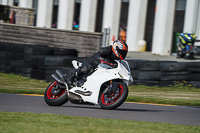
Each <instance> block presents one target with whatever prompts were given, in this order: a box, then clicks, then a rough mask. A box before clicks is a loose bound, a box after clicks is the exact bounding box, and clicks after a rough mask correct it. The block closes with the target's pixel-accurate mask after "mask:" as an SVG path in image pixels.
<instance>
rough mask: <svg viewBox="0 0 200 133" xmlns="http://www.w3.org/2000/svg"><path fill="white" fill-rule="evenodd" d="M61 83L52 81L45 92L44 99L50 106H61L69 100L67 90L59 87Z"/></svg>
mask: <svg viewBox="0 0 200 133" xmlns="http://www.w3.org/2000/svg"><path fill="white" fill-rule="evenodd" d="M59 85H60V83H58V82H57V81H55V82H52V83H50V84H49V86H48V87H47V88H46V91H45V94H44V101H45V102H46V104H48V105H49V106H61V105H63V104H65V103H66V102H67V101H68V99H67V92H66V90H65V89H59V90H58V89H57V88H58V87H59Z"/></svg>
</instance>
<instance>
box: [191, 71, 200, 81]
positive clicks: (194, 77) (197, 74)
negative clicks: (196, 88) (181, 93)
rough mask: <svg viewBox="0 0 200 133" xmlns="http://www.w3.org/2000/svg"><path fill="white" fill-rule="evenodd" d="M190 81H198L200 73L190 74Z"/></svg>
mask: <svg viewBox="0 0 200 133" xmlns="http://www.w3.org/2000/svg"><path fill="white" fill-rule="evenodd" d="M190 80H191V81H200V73H191V74H190Z"/></svg>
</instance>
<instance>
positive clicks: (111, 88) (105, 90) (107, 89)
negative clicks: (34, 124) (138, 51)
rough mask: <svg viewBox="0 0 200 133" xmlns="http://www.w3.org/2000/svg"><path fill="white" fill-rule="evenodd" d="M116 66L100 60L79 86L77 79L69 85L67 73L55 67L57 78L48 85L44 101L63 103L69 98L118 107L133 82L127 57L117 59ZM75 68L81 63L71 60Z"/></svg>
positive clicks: (71, 100)
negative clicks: (72, 84) (125, 58)
mask: <svg viewBox="0 0 200 133" xmlns="http://www.w3.org/2000/svg"><path fill="white" fill-rule="evenodd" d="M116 63H117V67H115V68H114V67H112V66H110V65H109V64H106V63H101V64H99V65H98V67H97V68H96V70H95V71H94V72H93V73H92V74H91V75H89V76H88V77H87V81H86V82H85V83H84V84H83V85H82V86H81V87H77V85H76V83H77V81H78V80H79V77H77V78H76V79H75V80H74V86H72V87H71V86H69V85H68V84H67V81H66V74H63V73H62V71H61V70H56V72H55V73H54V74H52V75H51V76H52V77H53V79H54V80H55V81H54V82H52V83H50V84H49V86H48V87H47V88H46V91H45V94H44V100H45V102H46V104H48V105H49V106H61V105H63V104H65V103H66V102H67V101H70V102H71V103H74V104H88V105H96V104H99V105H100V107H101V108H102V109H115V108H117V107H119V106H120V105H121V104H123V103H124V101H125V100H126V98H127V96H128V85H130V84H131V83H132V82H133V78H132V76H131V72H130V68H129V64H128V62H127V61H125V60H119V61H116ZM72 64H73V66H74V68H75V69H77V68H78V67H79V66H81V64H82V63H80V62H78V61H75V60H74V61H72Z"/></svg>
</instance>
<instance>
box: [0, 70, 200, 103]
mask: <svg viewBox="0 0 200 133" xmlns="http://www.w3.org/2000/svg"><path fill="white" fill-rule="evenodd" d="M0 84H1V86H0V93H13V94H22V93H24V94H44V91H45V89H46V87H47V86H48V84H49V82H45V81H42V80H36V79H31V78H28V77H22V76H20V75H15V74H5V73H0ZM126 101H127V102H143V103H157V104H171V105H183V106H200V88H194V87H190V86H183V85H182V84H177V85H175V86H173V87H158V86H151V87H149V86H141V85H137V86H133V85H131V86H129V95H128V98H127V100H126Z"/></svg>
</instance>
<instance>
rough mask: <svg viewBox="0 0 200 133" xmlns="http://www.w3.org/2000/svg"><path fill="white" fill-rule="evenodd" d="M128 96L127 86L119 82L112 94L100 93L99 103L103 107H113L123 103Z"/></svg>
mask: <svg viewBox="0 0 200 133" xmlns="http://www.w3.org/2000/svg"><path fill="white" fill-rule="evenodd" d="M127 96H128V87H127V85H126V84H124V83H119V85H118V86H117V88H116V91H115V92H113V93H112V94H109V95H108V94H106V93H101V95H100V98H99V104H100V106H101V108H103V109H115V108H117V107H119V106H120V105H121V104H123V103H124V101H125V100H126V98H127Z"/></svg>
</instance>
